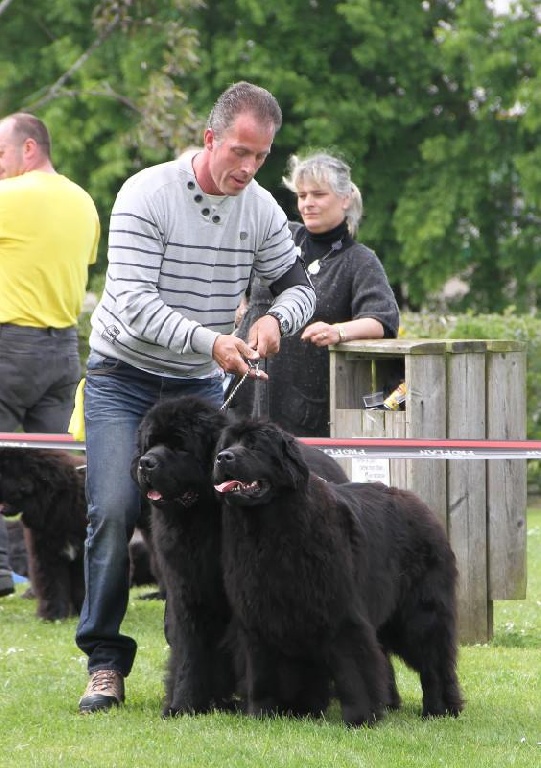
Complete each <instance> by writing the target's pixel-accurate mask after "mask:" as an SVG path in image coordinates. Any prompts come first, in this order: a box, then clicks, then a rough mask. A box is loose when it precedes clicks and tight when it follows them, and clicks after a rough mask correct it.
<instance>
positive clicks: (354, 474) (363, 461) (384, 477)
mask: <svg viewBox="0 0 541 768" xmlns="http://www.w3.org/2000/svg"><path fill="white" fill-rule="evenodd" d="M351 480H352V482H354V483H378V482H379V483H384V484H385V485H390V483H391V476H390V471H389V459H377V458H372V459H371V458H370V457H369V456H366V457H363V458H360V459H352V460H351Z"/></svg>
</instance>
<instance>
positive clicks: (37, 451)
mask: <svg viewBox="0 0 541 768" xmlns="http://www.w3.org/2000/svg"><path fill="white" fill-rule="evenodd" d="M78 462H84V459H78V458H76V457H73V456H70V455H69V454H68V453H67V452H66V451H56V450H52V449H41V448H11V447H6V448H0V502H1V503H2V505H3V507H2V513H3V514H4V515H5V516H6V517H12V516H14V515H18V514H19V513H22V514H21V519H22V523H23V526H24V536H25V543H26V549H27V555H28V567H29V575H30V583H31V585H32V590H33V593H34V595H35V597H36V598H37V601H38V607H37V614H38V616H39V617H40V618H42V619H46V620H47V621H55V620H56V619H65V618H67V617H68V616H73V615H76V614H78V613H79V612H80V610H81V606H82V604H83V598H84V593H85V587H84V574H83V556H84V540H85V536H86V525H87V516H86V501H85V491H84V484H85V472H84V467H83V468H82V469H81V468H77V463H78Z"/></svg>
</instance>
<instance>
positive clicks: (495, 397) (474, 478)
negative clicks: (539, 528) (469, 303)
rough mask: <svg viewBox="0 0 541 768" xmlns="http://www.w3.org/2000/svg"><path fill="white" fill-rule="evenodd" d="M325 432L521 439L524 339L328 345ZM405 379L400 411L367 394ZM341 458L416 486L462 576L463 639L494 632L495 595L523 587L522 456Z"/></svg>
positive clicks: (361, 475) (350, 468)
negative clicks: (372, 405)
mask: <svg viewBox="0 0 541 768" xmlns="http://www.w3.org/2000/svg"><path fill="white" fill-rule="evenodd" d="M330 376H331V380H330V393H331V401H330V420H331V436H332V437H336V438H340V437H344V438H345V437H365V438H366V437H386V438H389V437H410V438H434V439H445V438H449V439H476V440H483V439H491V440H497V439H500V440H523V439H525V437H526V345H525V344H524V343H523V342H517V341H513V340H511V341H507V340H486V339H476V340H456V339H438V340H429V339H418V340H414V339H386V340H365V341H351V342H346V343H344V344H340V345H336V346H334V347H331V348H330ZM399 379H403V380H404V382H405V385H406V399H405V409H404V410H399V411H389V410H377V409H368V408H366V405H365V400H364V397H365V396H367V395H370V394H374V393H376V392H378V391H380V390H382V388H383V387H385V386H386V385H388V384H389V383H391V384H392V383H396V381H397V380H399ZM340 462H341V463H342V464H343V465H344V468H345V469H346V471H347V472H348V475H349V476H350V477H351V478H352V479H353V480H371V479H374V480H375V479H382V480H383V481H384V482H387V483H388V484H391V485H396V486H399V487H401V488H408V489H410V490H412V491H414V492H415V493H417V494H418V495H419V496H420V497H421V498H422V499H423V500H424V501H425V502H426V503H427V504H428V505H429V506H430V507H431V508H432V509H433V510H434V511H435V512H436V513H437V514H438V515H439V517H440V519H441V520H442V522H443V523H444V524H445V526H446V529H447V534H448V536H449V540H450V542H451V546H452V548H453V551H454V553H455V555H456V558H457V564H458V569H459V573H460V578H459V589H458V606H459V626H460V640H461V642H464V643H476V642H486V641H487V640H489V639H490V638H491V637H492V629H493V627H492V608H493V601H494V600H510V599H523V598H524V597H525V594H526V504H527V484H526V460H525V459H524V460H522V459H497V460H496V459H490V460H485V459H452V460H445V459H431V458H428V459H424V458H423V459H418V458H412V459H391V460H388V459H377V460H376V461H374V460H371V459H370V458H368V459H364V458H360V459H357V458H348V459H341V460H340Z"/></svg>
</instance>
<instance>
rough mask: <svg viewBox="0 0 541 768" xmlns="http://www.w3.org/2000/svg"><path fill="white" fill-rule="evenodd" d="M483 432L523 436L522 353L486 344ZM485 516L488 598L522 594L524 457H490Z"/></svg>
mask: <svg viewBox="0 0 541 768" xmlns="http://www.w3.org/2000/svg"><path fill="white" fill-rule="evenodd" d="M487 370H488V381H489V382H490V386H489V388H488V395H487V401H488V402H487V412H488V434H487V436H488V437H489V438H491V439H504V440H522V439H524V437H525V435H526V356H525V354H524V353H521V352H501V351H499V348H495V347H493V346H491V347H490V349H489V351H488V357H487ZM487 464H488V470H487V473H488V484H487V518H488V539H489V596H490V599H491V600H509V599H523V598H525V597H526V506H527V479H526V461H525V460H524V461H523V460H521V459H513V460H512V461H511V460H505V461H499V460H498V461H496V460H494V461H489V462H487Z"/></svg>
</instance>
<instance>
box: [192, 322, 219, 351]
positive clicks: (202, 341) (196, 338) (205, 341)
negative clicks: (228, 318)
mask: <svg viewBox="0 0 541 768" xmlns="http://www.w3.org/2000/svg"><path fill="white" fill-rule="evenodd" d="M218 336H220V334H219V333H216V332H215V331H210V330H209V329H208V328H205V327H204V326H202V325H199V326H197V328H196V329H195V330H194V332H193V334H192V340H191V345H190V346H191V348H192V349H193V351H194V352H199V353H200V354H203V355H208V356H209V357H212V348H213V347H214V342H215V341H216V339H217V338H218Z"/></svg>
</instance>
